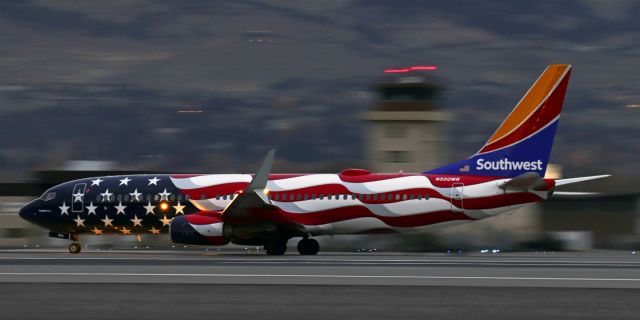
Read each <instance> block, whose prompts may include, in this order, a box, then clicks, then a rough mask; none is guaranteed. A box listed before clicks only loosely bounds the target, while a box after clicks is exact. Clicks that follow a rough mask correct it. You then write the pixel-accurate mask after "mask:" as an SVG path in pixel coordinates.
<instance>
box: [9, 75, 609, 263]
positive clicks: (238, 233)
mask: <svg viewBox="0 0 640 320" xmlns="http://www.w3.org/2000/svg"><path fill="white" fill-rule="evenodd" d="M570 74H571V66H569V65H550V66H549V67H547V69H545V71H544V72H543V73H542V75H541V76H540V77H539V78H538V80H537V81H536V82H535V83H534V84H533V86H532V87H531V89H529V91H527V93H526V94H525V96H524V97H523V98H522V100H521V101H520V102H519V103H518V104H517V105H516V107H515V108H514V109H513V111H512V112H511V113H510V114H509V116H507V118H506V119H505V120H504V122H503V123H502V124H501V125H500V127H498V130H496V132H495V133H494V134H493V135H492V136H491V137H490V138H489V140H488V141H487V142H486V143H485V144H484V146H483V147H482V148H481V149H480V151H478V152H477V153H476V154H474V155H473V156H471V157H469V158H468V159H464V160H462V161H458V162H455V163H452V164H449V165H445V166H443V167H440V168H436V169H433V170H430V171H425V172H423V173H416V174H402V173H394V174H374V173H370V172H368V171H366V170H362V169H347V170H344V171H342V172H341V173H339V174H270V172H271V166H272V163H273V158H274V153H275V150H272V151H269V153H267V156H266V158H265V160H264V162H263V164H262V166H261V167H260V169H259V170H258V171H256V173H255V175H250V174H195V175H183V174H175V175H138V176H120V177H99V178H92V179H83V180H78V181H71V182H67V183H64V184H61V185H59V186H56V187H54V188H52V189H50V190H48V191H47V192H45V194H44V195H43V196H42V197H41V198H40V199H37V200H34V201H32V202H31V203H29V204H27V205H26V206H25V207H23V208H22V209H21V210H20V215H21V216H22V217H23V218H24V219H26V220H28V221H31V222H33V223H36V224H38V225H41V226H43V227H45V228H47V229H49V230H51V231H52V235H53V236H57V237H63V238H68V239H71V240H74V241H77V237H78V235H79V234H83V233H89V232H91V233H94V234H96V235H98V234H106V233H119V234H125V235H127V234H159V233H169V234H170V235H171V239H172V240H173V241H174V242H177V243H185V244H202V245H224V244H227V243H229V242H232V243H238V244H250V245H264V247H265V251H266V252H267V253H268V254H274V255H280V254H284V252H285V251H286V249H287V241H288V240H289V239H291V238H295V237H301V238H302V240H300V241H299V242H298V252H300V254H316V253H318V250H319V244H318V242H317V241H316V240H314V239H311V237H314V236H321V235H340V234H365V233H398V232H418V231H423V230H425V229H428V228H430V227H433V226H442V225H451V224H457V223H461V222H467V221H474V220H479V219H483V218H487V217H490V216H494V215H497V214H501V213H505V212H510V211H514V210H517V209H518V208H520V207H522V206H523V205H526V204H529V203H533V202H537V201H540V200H543V199H547V198H549V197H550V196H551V194H553V193H554V192H555V190H554V189H555V187H556V186H559V185H563V184H569V183H574V182H580V181H585V180H591V179H597V178H602V177H605V176H595V177H584V178H574V179H562V180H551V179H543V178H542V177H544V175H545V171H546V168H547V163H548V160H549V156H550V153H551V147H552V144H553V138H554V136H555V131H556V127H557V124H558V121H559V117H560V112H561V110H562V104H563V100H564V95H565V92H566V90H567V86H568V81H569V76H570ZM555 194H558V193H555ZM572 195H576V193H572ZM69 251H70V252H72V253H78V252H79V251H80V245H79V243H77V242H75V243H72V244H71V246H69Z"/></svg>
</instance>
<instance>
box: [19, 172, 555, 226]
mask: <svg viewBox="0 0 640 320" xmlns="http://www.w3.org/2000/svg"><path fill="white" fill-rule="evenodd" d="M252 177H253V176H252V175H250V174H211V175H209V174H207V175H201V174H196V175H183V174H175V175H131V176H108V177H99V178H87V179H81V180H75V181H70V182H67V183H64V184H61V185H58V186H56V187H53V188H51V189H50V190H47V191H46V192H45V193H44V194H43V195H42V197H40V198H39V199H36V200H34V201H32V202H31V203H29V204H28V205H27V206H25V207H24V208H23V209H22V210H21V213H20V214H21V216H22V217H23V218H25V219H26V220H28V221H31V222H33V223H35V224H38V225H40V226H42V227H44V228H46V229H49V230H52V231H56V232H64V233H69V234H84V233H93V234H114V233H117V234H125V235H126V234H160V233H165V232H167V231H169V226H170V224H171V220H172V219H173V218H175V217H177V216H180V215H190V214H194V213H195V214H205V215H207V216H213V217H218V218H220V219H219V220H216V222H218V221H219V223H220V226H219V228H222V223H223V219H222V218H221V217H220V215H221V214H222V212H223V210H224V209H225V208H226V207H227V205H229V203H230V202H231V201H232V200H233V199H234V197H236V196H237V195H238V193H239V192H242V190H244V189H245V188H246V187H247V185H248V184H249V183H250V182H251V179H252ZM506 180H508V179H503V178H494V177H479V176H464V175H460V176H454V175H430V174H402V173H394V174H371V173H369V172H366V171H364V170H357V169H356V170H345V171H343V172H342V173H340V174H271V175H269V181H268V183H267V190H265V198H266V199H267V201H268V202H269V203H270V204H271V205H272V206H274V207H275V208H277V219H275V220H274V219H273V217H271V218H270V221H275V222H277V221H278V220H281V221H282V223H288V224H297V225H300V226H303V228H304V230H305V233H307V234H309V235H313V236H317V235H327V234H336V235H337V234H365V233H394V232H416V231H421V230H424V229H426V228H429V227H432V226H436V225H449V224H456V223H461V222H468V221H474V220H479V219H483V218H486V217H490V216H494V215H497V214H501V213H505V212H510V211H514V210H516V209H518V208H520V207H521V206H523V205H526V204H529V203H533V202H537V201H539V200H543V199H546V198H548V196H549V191H550V190H552V189H553V180H545V182H546V183H547V188H542V189H540V188H539V189H538V190H537V191H527V192H514V191H505V190H503V189H501V188H499V184H500V183H501V182H504V181H506ZM234 223H239V224H242V222H241V221H240V222H234ZM209 228H212V226H209ZM213 228H217V226H213ZM198 232H200V230H198ZM201 233H203V234H206V233H207V230H204V231H202V232H201Z"/></svg>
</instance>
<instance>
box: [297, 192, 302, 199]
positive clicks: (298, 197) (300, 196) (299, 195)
mask: <svg viewBox="0 0 640 320" xmlns="http://www.w3.org/2000/svg"><path fill="white" fill-rule="evenodd" d="M296 198H297V200H298V201H300V200H302V193H298V196H297V197H296Z"/></svg>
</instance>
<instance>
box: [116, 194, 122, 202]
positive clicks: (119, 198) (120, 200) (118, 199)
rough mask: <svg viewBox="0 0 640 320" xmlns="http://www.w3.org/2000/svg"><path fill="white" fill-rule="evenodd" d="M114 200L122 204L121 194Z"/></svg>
mask: <svg viewBox="0 0 640 320" xmlns="http://www.w3.org/2000/svg"><path fill="white" fill-rule="evenodd" d="M116 199H117V200H116V201H118V202H122V195H121V194H119V195H118V197H117V198H116Z"/></svg>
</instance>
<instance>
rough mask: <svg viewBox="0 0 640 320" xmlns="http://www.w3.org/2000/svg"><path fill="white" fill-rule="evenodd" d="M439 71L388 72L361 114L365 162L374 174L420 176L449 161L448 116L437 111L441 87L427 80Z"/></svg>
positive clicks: (392, 70) (389, 70)
mask: <svg viewBox="0 0 640 320" xmlns="http://www.w3.org/2000/svg"><path fill="white" fill-rule="evenodd" d="M436 69H437V68H436V67H433V66H416V67H409V68H402V69H387V70H385V77H384V80H383V82H382V83H381V84H379V85H378V86H377V87H376V88H375V90H376V93H377V95H378V99H379V100H378V102H377V104H376V106H375V109H374V110H373V111H369V112H365V113H364V114H363V119H364V120H366V121H368V122H369V128H368V131H367V135H366V138H365V141H366V152H367V159H368V161H369V166H370V168H371V169H372V170H373V171H375V172H398V171H403V172H421V171H425V170H429V169H432V168H435V167H437V166H440V165H443V164H445V163H446V162H447V161H448V160H449V159H448V148H447V138H446V137H447V134H446V125H447V123H448V122H449V121H450V120H451V116H450V114H448V113H445V112H442V111H438V107H437V100H438V97H439V94H440V91H441V88H440V87H439V86H437V85H436V84H435V83H434V81H431V80H429V79H432V78H431V77H430V76H429V73H430V72H434V71H435V70H436Z"/></svg>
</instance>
